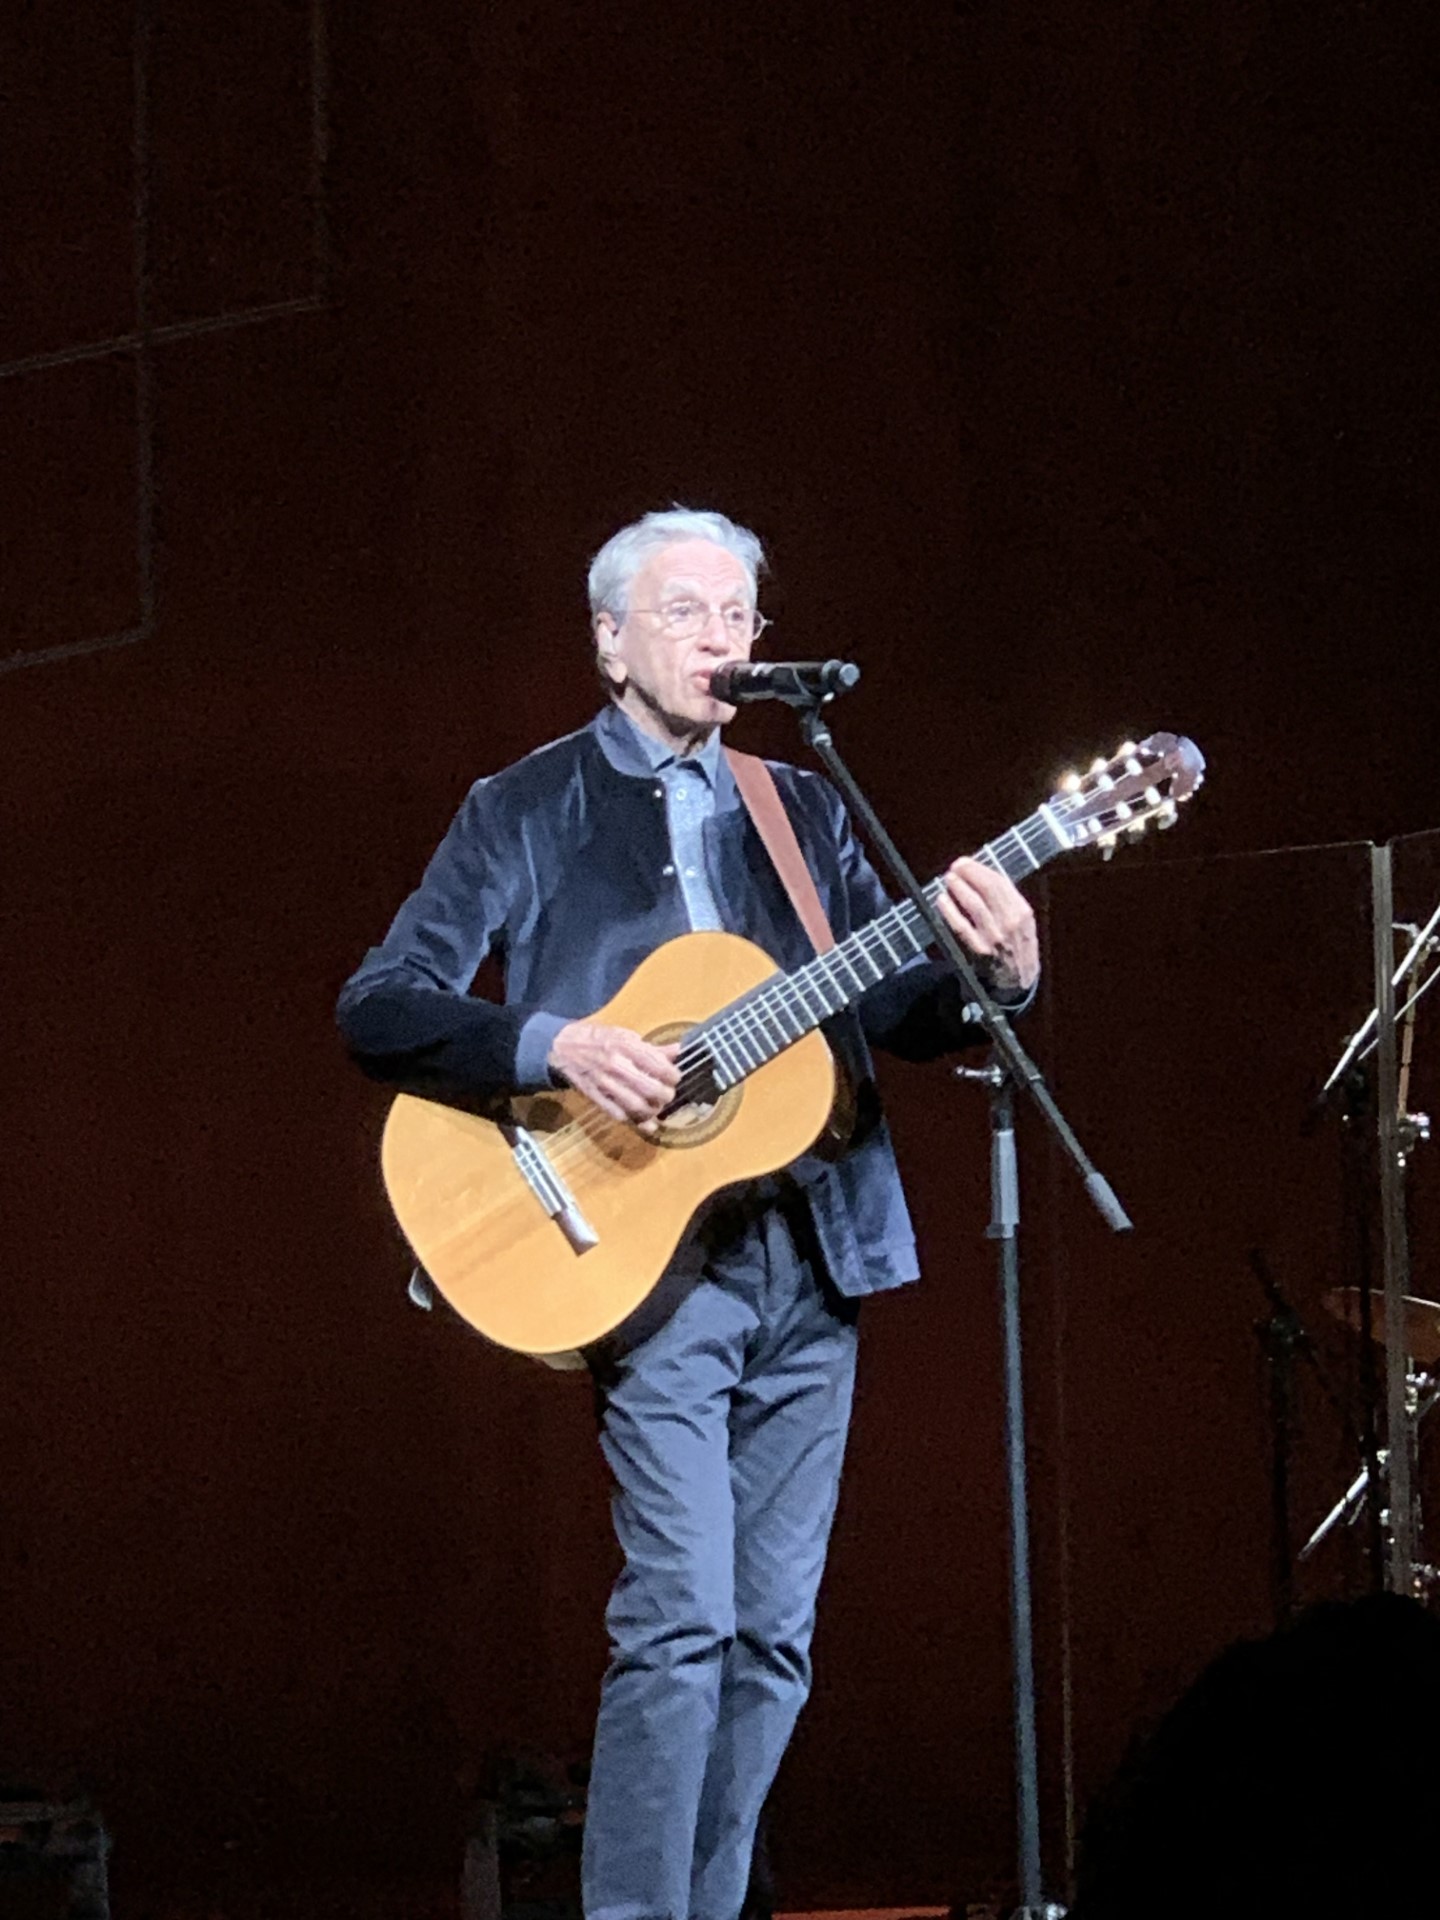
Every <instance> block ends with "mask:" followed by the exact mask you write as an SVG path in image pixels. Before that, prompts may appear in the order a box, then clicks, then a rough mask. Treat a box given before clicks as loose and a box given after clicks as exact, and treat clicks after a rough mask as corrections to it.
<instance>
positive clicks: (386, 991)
mask: <svg viewBox="0 0 1440 1920" xmlns="http://www.w3.org/2000/svg"><path fill="white" fill-rule="evenodd" d="M771 771H772V772H773V774H774V776H775V781H776V784H777V786H778V788H779V791H780V795H781V799H782V800H783V802H784V805H785V809H786V811H787V813H788V814H789V816H790V819H791V820H792V822H793V823H794V827H795V832H796V835H797V837H798V839H799V841H800V845H801V848H802V849H803V851H804V853H805V857H806V860H807V862H808V864H809V866H810V870H811V872H812V873H813V874H814V876H815V882H816V885H817V887H818V888H819V891H820V898H821V900H822V902H823V903H824V906H825V911H826V913H827V914H828V916H829V919H830V924H831V927H832V928H833V930H834V933H835V936H836V938H837V939H841V940H843V939H844V938H845V936H846V935H847V934H848V933H850V932H851V931H853V930H854V929H855V928H856V927H859V926H863V925H864V924H865V923H866V922H868V921H870V920H872V919H874V918H875V916H876V915H877V914H879V913H881V912H883V911H884V910H885V907H886V906H887V904H888V902H887V899H886V896H885V893H884V890H883V889H882V887H881V885H880V882H879V880H878V879H877V877H876V875H875V873H874V870H873V869H872V868H871V866H870V863H869V861H868V860H867V859H866V857H865V855H864V853H863V852H862V851H861V849H860V846H859V844H858V842H857V841H856V839H855V836H854V833H853V832H852V830H851V827H850V823H849V819H848V817H847V815H846V813H845V810H844V807H843V806H842V804H841V801H840V798H839V796H838V795H837V794H836V792H835V791H834V789H833V788H832V787H831V786H830V785H829V783H828V782H827V781H825V780H823V779H821V778H820V776H819V775H817V774H813V773H808V772H804V771H802V770H800V769H798V768H795V767H790V766H785V765H782V764H772V768H771ZM705 849H706V860H707V866H708V872H709V880H710V885H711V888H712V891H713V893H714V895H715V899H716V901H717V902H718V904H719V907H720V911H721V914H722V915H723V917H724V919H725V923H726V925H727V927H728V928H729V929H730V930H731V931H733V932H735V933H740V934H744V935H745V936H746V937H747V938H749V939H751V940H753V941H755V942H756V943H757V944H758V945H759V946H761V947H763V948H764V949H765V951H766V952H767V953H769V954H770V955H771V956H772V957H773V958H774V959H775V960H776V961H777V962H778V963H779V965H780V966H781V967H783V968H785V969H786V970H789V969H791V968H794V967H798V966H801V965H803V964H804V963H805V962H806V961H807V960H809V959H810V958H811V957H812V954H813V949H812V948H811V946H810V943H809V940H808V939H807V937H806V935H805V932H804V929H803V928H802V927H801V925H800V922H799V920H798V918H797V916H796V914H795V912H794V910H793V908H792V907H791V905H790V902H789V900H788V898H787V897H786V894H785V890H784V888H783V886H782V885H781V882H780V880H779V877H778V876H777V874H776V873H775V870H774V868H773V866H772V865H771V863H770V859H769V856H768V855H767V854H766V852H765V850H764V847H763V846H762V844H761V842H760V838H759V836H758V834H757V833H756V831H755V828H754V825H753V824H752V822H751V820H750V817H749V815H748V814H747V813H746V812H745V810H744V809H743V808H740V807H737V808H733V809H731V810H728V811H720V812H717V813H716V815H715V817H714V818H713V819H712V820H709V821H707V822H706V826H705ZM669 865H670V843H669V832H668V827H667V822H666V813H665V805H664V800H663V795H662V792H661V789H660V786H659V783H658V782H657V781H656V780H655V779H654V778H647V777H636V776H633V775H631V774H628V773H622V772H620V771H619V770H618V769H617V768H616V767H614V766H613V765H612V764H611V762H610V761H609V759H607V757H606V755H605V753H604V752H603V751H602V750H601V747H600V744H599V740H598V739H597V737H596V733H595V728H594V725H593V723H592V725H591V726H589V727H585V728H582V729H581V730H580V731H579V732H578V733H572V734H568V735H567V736H566V737H565V738H564V739H561V740H556V741H552V742H551V743H550V745H548V746H544V747H540V748H538V749H537V750H536V751H535V752H534V753H531V754H528V755H527V756H526V757H525V758H524V759H523V760H519V761H517V762H516V763H515V764H514V765H513V766H511V767H508V768H506V769H505V771H504V772H503V773H497V774H494V775H492V776H490V777H489V778H486V779H483V780H478V781H477V782H476V783H475V785H474V786H473V787H472V788H471V789H470V792H469V794H468V795H467V797H466V799H465V802H464V804H463V805H462V807H461V808H460V811H459V813H458V814H457V815H456V816H455V819H454V821H453V822H452V823H451V826H450V829H449V831H448V832H447V834H446V835H445V838H444V840H443V841H442V842H441V844H440V846H439V848H438V849H437V851H436V853H435V856H434V858H433V859H432V860H431V862H430V864H429V866H428V867H427V868H426V871H425V876H424V878H423V880H422V881H421V883H420V885H419V887H418V888H417V889H416V890H415V892H414V893H413V894H411V896H410V898H409V899H408V900H407V901H406V902H405V904H404V906H403V907H402V908H401V909H400V912H399V913H398V914H397V916H396V918H395V922H394V925H393V926H392V927H391V928H390V931H389V933H388V934H387V935H386V937H385V940H384V942H383V944H382V945H380V946H378V947H373V948H371V950H370V952H369V953H368V954H367V955H366V956H365V959H364V961H363V962H362V963H361V965H360V967H359V969H358V970H357V971H356V973H355V974H354V975H353V976H352V978H351V979H350V980H349V981H348V982H347V983H346V985H345V988H344V990H343V991H342V993H341V995H340V1003H339V1009H338V1012H339V1020H340V1026H341V1029H342V1031H343V1033H344V1035H345V1039H346V1041H347V1043H348V1045H349V1047H350V1050H351V1053H352V1055H353V1056H354V1058H355V1059H356V1060H357V1061H358V1062H359V1064H360V1065H361V1066H362V1067H363V1068H364V1069H365V1071H366V1072H367V1073H369V1074H371V1075H372V1076H373V1077H374V1078H376V1079H379V1080H384V1081H387V1082H389V1083H390V1084H392V1085H394V1086H397V1087H402V1088H404V1089H406V1090H408V1091H409V1092H412V1093H418V1094H421V1095H424V1096H426V1097H427V1098H430V1099H436V1100H450V1101H454V1102H456V1103H457V1104H464V1105H472V1104H474V1102H475V1101H476V1100H481V1099H485V1098H487V1097H489V1096H492V1095H495V1094H499V1093H505V1092H522V1091H527V1090H528V1089H526V1088H523V1087H521V1086H519V1085H518V1084H517V1080H516V1050H517V1047H518V1044H519V1040H520V1034H521V1029H522V1028H523V1026H524V1024H525V1022H526V1020H527V1019H528V1018H529V1017H530V1016H531V1015H532V1014H534V1013H537V1012H547V1013H551V1014H560V1015H563V1016H565V1017H566V1018H567V1019H581V1018H588V1017H589V1016H590V1015H591V1014H593V1013H594V1012H595V1011H596V1010H597V1009H598V1008H600V1007H601V1006H603V1005H604V1004H605V1003H606V1002H607V1001H608V1000H610V999H611V998H612V997H613V996H614V995H615V994H616V993H617V992H618V991H619V989H620V987H621V986H622V985H623V984H624V982H625V981H626V980H627V979H628V977H629V976H630V974H631V973H632V972H633V971H634V970H635V968H636V967H637V966H638V965H639V963H640V962H641V961H642V960H643V959H644V958H645V956H646V955H647V954H649V953H651V952H653V951H654V949H655V948H656V947H658V946H660V945H661V944H662V942H664V941H666V940H672V939H674V938H676V937H677V936H678V935H680V934H682V933H686V932H688V931H689V925H688V921H687V919H686V914H685V906H684V901H683V899H682V896H681V893H680V887H679V883H678V881H677V880H676V879H675V878H674V877H673V871H672V873H671V874H670V875H668V876H667V874H666V869H667V867H669ZM487 954H493V955H495V956H496V957H497V959H498V960H499V962H500V964H501V967H502V969H503V973H504V980H505V998H504V1004H503V1005H497V1004H495V1003H494V1002H492V1001H489V1000H484V999H480V998H477V997H475V996H472V995H471V994H470V992H469V988H470V985H471V982H472V981H473V980H474V978H475V974H476V971H477V969H478V968H479V966H480V963H481V962H482V960H484V959H485V958H486V956H487ZM707 1011H710V1009H704V1008H702V1009H698V1010H697V1012H699V1013H703V1012H707ZM825 1033H826V1037H827V1038H828V1040H829V1041H830V1044H831V1046H832V1047H833V1048H834V1050H835V1052H836V1053H837V1055H838V1056H839V1057H840V1059H841V1061H842V1062H843V1064H844V1066H845V1068H846V1070H847V1071H848V1073H849V1074H850V1077H851V1080H852V1083H853V1085H854V1087H855V1089H856V1094H857V1103H858V1109H859V1119H858V1125H857V1129H856V1133H855V1137H854V1140H853V1142H852V1144H851V1146H850V1148H849V1150H848V1152H847V1153H846V1154H845V1156H844V1157H843V1158H842V1159H841V1160H840V1161H839V1162H838V1163H832V1162H828V1161H822V1160H820V1159H819V1158H817V1157H811V1156H807V1157H806V1158H805V1159H804V1160H802V1161H800V1162H798V1163H797V1164H796V1166H795V1167H794V1168H792V1169H791V1171H792V1174H793V1176H794V1178H795V1179H796V1180H797V1181H798V1182H799V1183H800V1185H801V1186H802V1188H803V1189H804V1192H805V1194H806V1197H807V1199H808V1202H809V1205H810V1209H811V1213H812V1216H813V1218H814V1222H815V1229H816V1234H817V1237H818V1239H819V1243H820V1247H821V1249H822V1251H823V1253H824V1255H825V1259H826V1262H827V1264H828V1266H829V1270H830V1274H831V1277H832V1279H833V1280H834V1282H835V1284H836V1286H837V1287H838V1288H839V1289H840V1291H841V1292H842V1293H846V1294H851V1295H858V1294H865V1293H875V1292H878V1291H880V1290H882V1289H884V1288H887V1287H896V1286H902V1285H904V1284H905V1282H907V1281H909V1280H913V1279H915V1278H916V1276H917V1274H918V1271H919V1269H918V1267H917V1265H916V1259H915V1238H914V1232H913V1229H912V1227H911V1224H910V1216H909V1213H908V1210H907V1208H906V1205H905V1198H904V1195H903V1193H902V1192H901V1188H900V1177H899V1172H898V1170H897V1168H896V1165H895V1155H894V1151H893V1149H892V1147H891V1144H890V1136H889V1132H888V1130H887V1128H886V1126H885V1122H884V1119H883V1118H882V1116H881V1113H880V1107H879V1101H878V1098H877V1097H876V1094H875V1087H874V1078H873V1073H872V1068H871V1062H870V1052H869V1045H868V1044H867V1043H868V1042H874V1043H875V1044H876V1045H877V1046H881V1047H884V1048H885V1049H887V1050H888V1051H890V1052H893V1053H897V1054H899V1055H901V1056H902V1057H903V1058H905V1059H911V1060H922V1059H930V1058H933V1057H934V1056H935V1055H936V1054H939V1053H941V1052H945V1051H948V1050H950V1049H953V1048H956V1047H961V1046H966V1045H970V1044H974V1043H976V1042H978V1041H980V1040H982V1039H983V1037H984V1036H983V1034H982V1033H981V1032H980V1030H979V1029H978V1027H976V1026H975V1025H974V1024H972V1023H971V1022H970V1021H969V1020H968V1019H967V1017H966V1010H965V1005H964V995H963V994H962V992H961V990H960V988H959V986H958V984H957V982H956V981H954V980H953V979H952V978H950V977H949V976H948V975H947V974H945V973H944V971H943V969H941V968H940V967H939V966H938V964H936V963H932V962H930V961H928V960H920V961H915V962H912V963H911V964H910V965H909V966H907V967H905V968H903V969H902V970H901V971H900V972H899V973H897V974H894V975H892V976H891V977H890V978H889V979H888V980H885V981H882V982H881V983H880V984H879V985H878V986H876V987H874V988H872V989H871V991H870V992H869V993H868V994H866V995H865V997H864V998H863V999H862V1000H861V1001H860V1003H859V1006H858V1008H854V1009H850V1010H849V1011H847V1012H845V1013H843V1014H841V1015H839V1016H838V1017H837V1018H836V1019H834V1020H832V1021H829V1022H827V1023H826V1027H825Z"/></svg>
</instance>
